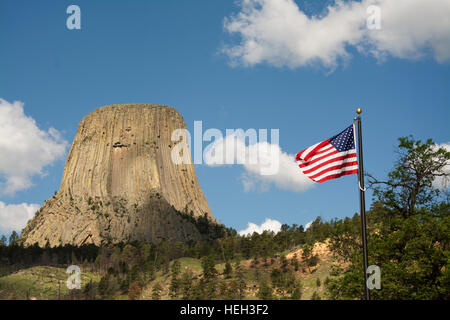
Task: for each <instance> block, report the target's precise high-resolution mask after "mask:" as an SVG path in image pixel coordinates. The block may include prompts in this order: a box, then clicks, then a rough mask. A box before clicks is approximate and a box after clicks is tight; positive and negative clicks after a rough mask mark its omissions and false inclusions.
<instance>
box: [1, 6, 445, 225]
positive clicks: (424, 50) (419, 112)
mask: <svg viewBox="0 0 450 320" xmlns="http://www.w3.org/2000/svg"><path fill="white" fill-rule="evenodd" d="M272 1H274V0H264V1H262V3H263V6H264V5H267V6H269V5H271V2H272ZM385 1H387V0H385ZM385 1H382V3H384V2H385ZM402 1H403V0H402ZM281 2H283V3H284V2H287V3H288V4H289V3H290V4H291V5H295V6H298V8H297V9H298V10H299V11H298V12H302V11H303V12H304V13H305V16H306V17H307V18H309V17H311V15H317V14H320V13H321V14H322V16H321V17H322V19H326V17H325V18H324V15H325V16H326V14H327V13H326V5H327V4H328V5H330V4H331V5H333V1H313V0H309V1H296V2H293V1H288V0H282V1H281ZM364 2H370V1H369V0H365V1H363V2H362V5H364ZM416 2H417V1H416V0H413V1H412V2H411V3H416ZM440 3H441V1H436V5H437V6H439V5H440ZM442 3H445V2H442ZM71 4H77V5H78V6H79V7H80V8H81V30H69V29H67V27H66V19H67V17H68V14H67V13H66V8H67V7H68V6H69V5H71ZM430 5H431V4H430ZM442 5H443V6H445V5H444V4H442ZM289 8H291V7H289ZM386 8H387V9H386V10H388V7H386ZM447 8H448V7H444V9H447ZM253 9H254V8H253ZM347 9H348V8H347ZM347 9H346V8H343V9H341V12H342V15H340V16H338V17H339V18H342V19H343V23H345V22H346V21H347V20H345V19H346V18H345V17H347V16H348V15H346V12H345V10H347ZM382 9H383V7H382ZM413 9H414V8H413ZM254 10H256V9H254ZM274 10H275V12H276V13H278V14H280V15H282V14H283V12H285V11H283V10H285V8H281V9H280V10H278V8H274ZM277 10H278V11H277ZM289 10H291V9H289ZM324 10H325V11H324ZM348 10H355V12H357V11H356V9H348ZM438 11H439V10H438ZM441 11H442V10H441ZM239 12H242V7H241V6H240V5H239V2H235V1H219V0H213V1H212V0H196V1H175V0H166V1H138V0H133V1H108V2H105V1H98V0H96V1H92V0H91V1H63V0H58V1H49V0H45V1H23V0H14V1H12V0H3V1H2V2H1V3H0V98H2V99H4V100H5V101H7V102H8V103H13V101H21V102H23V103H24V112H25V114H26V115H27V116H29V117H32V118H33V119H34V120H35V121H36V125H37V126H38V127H39V129H40V130H43V131H47V130H48V129H49V128H52V127H53V128H55V129H56V130H57V131H58V132H60V134H61V136H62V137H61V138H62V139H64V140H66V141H67V142H68V143H69V145H70V144H71V143H72V141H73V138H74V137H75V134H76V130H77V126H78V123H79V122H80V120H81V119H82V118H83V117H84V116H85V115H86V114H88V113H90V112H92V111H93V110H94V109H95V108H97V107H100V106H103V105H108V104H116V103H155V104H165V105H170V106H173V107H175V108H176V109H177V110H178V111H179V112H180V113H181V114H182V116H183V117H184V119H185V121H186V124H187V126H188V129H190V130H193V123H194V121H195V120H202V121H203V127H204V128H205V129H207V128H218V129H220V130H222V131H223V132H225V129H227V128H243V129H248V128H256V129H259V128H267V129H272V128H274V129H279V130H280V143H279V144H280V147H281V149H282V150H283V151H284V152H286V153H288V154H295V153H297V152H299V151H301V150H303V149H305V148H306V147H309V146H310V145H312V144H314V143H316V142H319V141H321V140H324V139H326V138H329V137H331V136H333V135H334V134H336V133H338V132H340V131H341V130H343V129H344V128H345V127H347V126H348V125H350V124H351V122H352V119H353V117H354V115H355V109H356V107H358V106H360V107H362V108H363V110H364V113H363V125H364V128H363V129H364V132H363V134H364V149H365V154H364V156H365V168H366V170H367V171H369V172H370V173H372V174H374V175H377V176H379V177H384V176H385V175H386V173H387V172H388V171H389V170H390V169H391V168H392V165H393V161H394V159H395V153H394V150H395V146H396V145H397V140H396V139H397V138H398V137H401V136H406V135H409V134H413V135H414V136H415V137H416V138H419V139H426V138H433V139H434V141H436V142H437V143H440V144H443V143H448V142H449V141H450V136H449V129H448V121H449V116H450V105H449V104H450V64H449V59H448V57H450V54H449V53H448V52H447V51H446V48H445V46H443V47H442V46H441V47H439V46H438V44H436V43H433V42H432V40H430V39H427V38H425V39H422V38H420V37H419V36H418V35H420V34H422V33H420V32H414V30H413V31H411V38H410V40H411V41H410V42H411V43H413V45H412V46H410V47H408V48H406V49H404V48H399V44H398V41H397V42H396V43H395V44H393V43H389V42H388V41H387V40H385V39H384V38H383V37H378V36H376V37H375V36H374V39H372V40H371V41H373V42H372V44H374V43H375V48H376V50H375V53H374V52H373V51H371V49H370V48H372V47H371V46H367V48H366V49H365V50H361V48H360V47H358V46H357V45H353V43H354V41H355V39H354V37H353V36H352V32H353V31H352V30H353V29H349V30H347V31H345V32H343V33H342V34H340V35H338V34H334V33H333V32H332V31H333V29H326V28H328V27H327V26H326V24H324V26H322V25H321V26H320V27H323V28H325V29H324V30H325V31H326V32H325V33H324V35H326V37H325V36H324V38H323V39H321V38H313V40H314V41H318V42H319V44H320V46H318V48H321V49H320V52H316V53H314V52H313V53H309V54H310V55H311V56H305V53H304V51H302V50H303V49H298V50H297V49H292V48H291V49H289V44H290V43H291V42H292V41H294V40H295V39H297V38H296V37H299V39H303V38H304V37H306V39H309V38H308V34H303V33H302V32H307V31H308V30H309V29H308V28H309V27H311V29H310V30H311V32H314V31H315V30H316V28H315V25H314V24H313V22H311V21H309V20H308V23H307V24H304V27H305V29H304V30H303V31H302V30H300V31H299V32H300V33H299V34H297V33H296V32H292V33H287V32H286V33H283V35H284V34H289V35H290V37H291V38H287V39H285V40H280V41H278V40H276V41H275V40H273V39H272V38H267V37H266V35H265V34H264V32H265V30H273V28H272V27H274V26H271V25H270V23H271V21H270V20H267V21H266V22H267V24H268V27H269V28H268V29H266V28H264V27H261V28H260V30H259V31H258V32H259V33H257V34H256V35H253V36H252V37H254V38H256V39H257V40H258V39H259V40H261V42H262V41H263V40H264V43H265V44H267V46H266V47H262V48H260V49H261V50H262V51H263V52H264V53H265V56H264V57H260V56H255V55H247V56H244V54H241V55H238V56H237V57H236V56H231V55H230V53H229V52H230V51H226V50H227V49H226V48H228V49H229V48H233V47H234V48H236V47H237V46H239V44H240V43H241V44H242V43H244V44H245V43H246V41H247V43H248V41H251V40H252V39H248V38H245V37H246V35H245V34H246V33H245V32H246V30H248V29H245V26H244V27H242V26H241V29H239V30H238V31H235V32H232V33H230V32H228V31H227V27H226V26H227V23H224V21H225V20H224V19H225V18H227V19H228V20H227V21H228V23H230V21H231V20H230V19H233V18H232V17H235V18H234V19H235V22H236V19H238V17H237V16H236V14H238V13H239ZM298 12H297V13H298ZM349 12H350V13H352V11H349ZM254 13H255V11H253V13H252V12H250V13H249V15H252V14H254ZM347 13H348V12H347ZM382 13H383V11H382ZM388 13H389V14H388V15H387V16H388V18H390V19H391V22H392V21H394V18H395V17H397V16H395V14H394V13H395V12H394V13H392V12H390V11H389V12H388ZM445 13H446V12H445V10H444V12H442V14H445ZM425 14H426V13H425ZM432 14H436V13H435V12H434V11H433V12H432V13H430V14H429V15H428V16H427V15H426V16H425V18H426V19H430V20H433V21H435V20H436V21H441V20H439V19H436V17H434V16H433V15H432ZM302 17H303V16H302V15H300V14H298V15H297V16H294V17H290V18H289V19H299V20H301V19H300V18H302ZM382 17H383V16H382ZM447 17H448V15H447ZM247 18H248V17H247ZM401 18H402V17H401V16H399V17H398V19H401ZM447 20H448V19H447ZM323 21H325V20H323ZM382 21H383V20H382ZM442 21H443V20H442ZM237 22H242V21H237ZM300 25H302V24H300ZM394 25H395V23H394V22H392V23H390V21H387V22H386V28H387V29H388V30H384V29H383V27H382V29H381V30H377V31H372V32H379V34H383V33H382V32H389V31H392V30H389V27H390V26H394ZM382 26H383V25H382ZM256 27H258V25H256ZM435 27H436V33H433V35H434V36H439V37H440V39H444V44H447V45H448V46H447V49H448V51H449V52H450V49H449V48H450V44H449V43H450V31H449V30H450V29H447V30H441V29H442V25H439V24H438V25H436V26H435ZM411 28H413V29H414V28H421V27H420V26H415V25H414V26H411ZM286 30H287V29H286ZM354 30H358V29H354ZM288 31H289V30H288ZM419 31H420V30H419ZM344 33H345V34H344ZM354 33H355V32H354ZM402 36H403V38H405V35H402ZM265 37H266V38H265ZM333 37H334V38H338V37H339V39H341V40H339V41H338V42H337V43H332V48H336V47H339V46H341V47H340V48H341V50H340V51H339V52H338V53H337V54H336V52H334V51H333V50H334V49H333V50H332V49H330V45H329V44H328V43H324V44H323V43H320V41H325V42H326V41H328V40H326V39H333ZM377 37H378V38H377ZM407 37H408V33H406V38H407ZM424 37H426V36H424ZM430 38H431V35H430ZM445 39H446V41H447V42H445ZM253 40H255V39H253ZM428 40H429V41H428ZM270 41H272V42H270ZM283 41H284V42H283ZM330 41H331V40H330ZM352 41H353V42H352ZM357 41H358V40H357ZM427 41H428V42H427ZM442 41H443V40H440V42H439V43H442ZM415 43H416V44H415ZM314 44H315V43H314ZM360 44H361V45H363V44H364V43H363V40H361V43H360ZM277 45H278V46H280V50H273V48H274V47H276V46H277ZM408 45H409V44H408ZM405 46H406V45H405ZM313 47H314V45H313ZM283 48H284V49H283ZM286 48H288V49H286ZM372 49H373V48H372ZM289 50H292V52H289ZM296 50H297V51H296ZM327 50H328V51H329V52H330V54H329V55H326V56H324V55H323V54H324V53H327V52H328V51H327ZM342 50H344V51H345V53H342ZM227 52H228V53H227ZM280 52H281V57H280ZM286 52H287V53H289V54H286V56H284V53H286ZM247 53H248V52H247ZM415 53H417V55H416V54H415ZM250 54H253V53H252V52H250ZM246 57H247V58H246ZM248 57H250V58H248ZM330 59H331V60H330ZM330 61H331V62H330ZM2 138H3V139H7V137H0V142H1V139H2ZM206 145H207V144H206V143H205V146H206ZM0 150H1V148H0ZM67 151H68V149H66V152H67ZM66 154H67V153H66ZM10 156H11V155H9V154H6V153H5V152H4V153H3V154H0V160H1V158H2V157H3V158H4V159H5V158H7V157H10ZM27 160H29V161H30V162H33V157H30V158H29V159H27ZM64 162H65V156H63V157H59V158H58V159H56V160H55V161H53V162H52V163H51V164H50V165H46V166H44V167H43V168H42V172H43V173H44V174H35V175H33V176H32V182H33V185H32V186H29V187H27V188H24V189H22V190H19V191H17V192H14V193H13V194H5V193H2V192H1V190H0V203H1V202H2V203H3V204H4V208H7V207H8V205H13V204H22V203H27V204H42V203H43V202H44V201H45V200H46V199H48V198H50V197H51V196H52V195H53V192H54V191H56V190H58V189H59V184H60V180H61V177H62V172H63V168H64ZM1 163H2V162H1V161H0V166H1ZM1 169H2V168H1V167H0V182H1V181H2V178H3V179H4V177H5V170H6V169H4V170H3V171H1ZM195 169H196V173H197V176H198V179H199V182H200V185H201V187H202V189H203V192H204V193H205V196H206V198H207V200H208V202H209V205H210V207H211V210H212V212H213V214H214V216H215V217H216V218H217V219H218V220H220V221H221V222H222V223H224V224H225V225H227V226H230V227H233V228H235V229H237V230H241V229H244V228H246V226H247V223H248V222H254V223H256V224H261V223H262V222H263V221H264V220H265V218H270V219H275V220H278V221H280V222H281V223H288V224H293V223H296V224H303V225H304V224H306V223H307V222H309V221H311V220H313V219H314V218H315V217H317V216H322V218H324V219H331V218H334V217H339V218H342V217H345V216H351V215H353V214H354V213H355V212H357V211H358V210H359V209H358V193H357V191H358V190H357V186H356V176H347V177H343V178H340V179H336V180H332V181H329V182H326V183H324V184H317V185H315V186H313V187H312V188H310V189H308V190H306V191H304V192H293V191H290V190H282V189H279V188H277V187H276V186H275V185H272V186H271V187H270V188H269V190H266V191H265V192H262V191H248V192H246V191H245V190H244V188H243V185H242V182H241V176H242V174H243V173H245V169H244V168H243V167H242V166H239V165H234V166H227V167H208V166H206V165H196V167H195ZM2 173H3V176H2ZM298 174H301V173H300V171H299V172H298ZM367 196H368V199H367V200H369V201H368V203H369V205H370V193H369V194H368V195H367ZM0 210H1V207H0ZM4 210H6V209H4ZM5 214H6V213H5V212H4V214H3V216H2V217H5ZM8 214H12V213H8ZM0 216H1V215H0ZM0 231H3V232H4V233H8V232H9V231H10V230H8V228H7V227H6V226H5V224H2V222H1V221H0Z"/></svg>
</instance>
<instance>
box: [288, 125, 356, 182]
mask: <svg viewBox="0 0 450 320" xmlns="http://www.w3.org/2000/svg"><path fill="white" fill-rule="evenodd" d="M296 160H297V163H298V165H299V167H300V169H301V170H302V171H303V173H304V174H305V175H306V176H308V177H309V178H310V179H312V180H313V181H315V182H324V181H327V180H331V179H336V178H339V177H342V176H345V175H348V174H355V173H358V161H357V158H356V148H355V135H354V130H353V125H351V126H349V127H348V128H347V129H345V130H344V131H342V132H341V133H339V134H337V135H335V136H334V137H332V138H330V139H327V140H325V141H322V142H319V143H316V144H315V145H313V146H311V147H309V148H307V149H305V150H303V151H301V152H299V153H298V154H297V157H296Z"/></svg>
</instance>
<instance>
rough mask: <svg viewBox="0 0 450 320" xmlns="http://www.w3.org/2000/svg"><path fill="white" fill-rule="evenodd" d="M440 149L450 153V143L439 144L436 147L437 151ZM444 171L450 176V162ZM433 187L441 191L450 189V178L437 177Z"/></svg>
mask: <svg viewBox="0 0 450 320" xmlns="http://www.w3.org/2000/svg"><path fill="white" fill-rule="evenodd" d="M438 148H444V149H446V150H447V151H449V152H450V143H443V144H438V145H437V146H436V149H438ZM442 171H443V172H444V173H446V174H450V162H448V163H447V165H446V166H445V167H444V168H443V170H442ZM433 185H434V187H435V188H438V189H441V190H445V189H448V188H449V187H450V178H449V177H437V178H436V179H435V180H434V182H433Z"/></svg>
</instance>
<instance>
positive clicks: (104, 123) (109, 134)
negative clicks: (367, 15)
mask: <svg viewBox="0 0 450 320" xmlns="http://www.w3.org/2000/svg"><path fill="white" fill-rule="evenodd" d="M180 128H183V129H184V128H186V125H185V123H184V120H183V118H182V116H181V115H180V114H179V113H178V111H177V110H175V109H174V108H172V107H168V106H162V105H152V104H126V105H123V104H122V105H110V106H105V107H101V108H98V109H96V110H95V111H94V112H92V113H90V114H88V115H87V116H86V117H84V119H83V120H82V121H81V123H80V124H79V126H78V131H77V135H76V137H75V140H74V141H73V144H72V148H71V150H70V152H69V156H68V158H67V161H66V165H65V168H64V174H63V178H62V182H61V187H60V189H59V191H58V192H57V193H56V195H55V196H54V197H52V198H50V199H49V200H47V201H46V202H45V203H44V205H43V206H42V207H41V209H40V210H39V211H38V212H37V213H36V215H35V217H34V218H33V219H32V220H30V221H29V222H28V224H27V226H26V227H25V229H24V230H23V231H22V236H21V240H22V241H23V243H24V245H26V246H27V245H33V244H36V243H37V244H38V245H39V246H46V245H49V246H51V247H53V246H59V245H65V244H71V245H82V244H89V243H93V244H96V245H101V244H105V243H118V242H126V241H133V240H144V241H151V242H160V241H162V240H172V241H188V240H197V239H199V238H200V232H199V231H198V229H197V228H196V226H195V223H193V222H192V219H186V215H187V216H191V217H194V218H198V217H207V218H208V220H210V221H211V222H212V223H216V221H215V218H214V216H213V215H212V214H211V211H210V208H209V205H208V202H207V201H206V199H205V196H204V195H203V192H202V190H201V188H200V186H199V184H198V181H197V177H196V175H195V171H194V167H193V165H192V164H174V163H173V162H172V159H171V151H172V148H173V147H174V142H172V141H171V135H172V132H173V130H175V129H180ZM189 156H190V155H189ZM191 162H192V161H191Z"/></svg>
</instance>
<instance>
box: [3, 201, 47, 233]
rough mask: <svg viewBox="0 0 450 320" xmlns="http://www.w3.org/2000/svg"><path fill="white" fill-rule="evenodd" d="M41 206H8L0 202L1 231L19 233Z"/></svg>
mask: <svg viewBox="0 0 450 320" xmlns="http://www.w3.org/2000/svg"><path fill="white" fill-rule="evenodd" d="M40 207H41V206H40V205H38V204H34V203H33V204H27V203H21V204H6V203H4V202H1V201H0V230H2V231H6V232H11V231H13V230H14V231H16V232H19V233H20V231H21V230H22V229H23V228H24V227H25V225H26V224H27V222H28V220H30V219H31V218H33V217H34V214H35V213H36V211H37V210H39V208H40Z"/></svg>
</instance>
